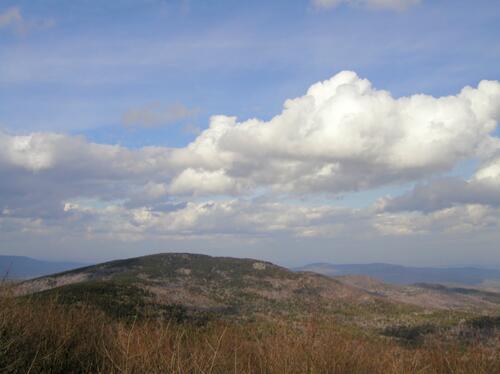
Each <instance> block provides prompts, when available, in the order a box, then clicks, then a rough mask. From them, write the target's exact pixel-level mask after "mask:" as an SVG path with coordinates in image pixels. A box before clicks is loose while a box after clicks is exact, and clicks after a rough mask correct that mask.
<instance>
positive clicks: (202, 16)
mask: <svg viewBox="0 0 500 374" xmlns="http://www.w3.org/2000/svg"><path fill="white" fill-rule="evenodd" d="M370 1H371V0H367V1H361V2H349V1H344V2H340V4H338V6H335V7H333V6H332V7H319V6H317V4H318V3H315V2H312V1H308V0H303V1H299V0H297V1H290V0H288V1H284V0H283V1H282V0H278V1H272V2H269V1H253V2H241V1H215V0H214V1H210V2H207V1H195V0H182V1H176V0H172V1H154V0H143V1H139V0H135V1H132V0H122V1H107V2H102V1H71V2H68V1H61V0H59V1H57V0H43V1H42V0H38V1H37V0H31V1H22V0H17V1H10V0H2V1H1V3H0V131H2V132H4V133H5V134H6V135H5V136H9V137H14V136H28V135H29V134H32V133H41V134H55V133H57V134H61V135H63V136H66V137H69V139H73V137H77V136H79V135H83V136H84V137H85V139H86V142H87V143H89V144H90V143H97V144H101V145H104V144H108V145H120V146H121V147H123V148H124V149H126V150H131V151H132V150H138V151H139V152H141V150H143V149H144V147H145V146H156V147H162V148H177V149H183V148H184V147H186V146H187V145H188V144H189V143H191V142H193V141H195V140H196V139H197V138H198V137H199V136H200V133H201V132H202V131H203V130H205V129H207V128H208V126H209V124H210V117H211V116H213V115H218V114H223V115H226V116H236V117H237V118H238V121H240V122H243V121H246V120H248V119H252V118H257V119H258V120H259V121H262V122H266V121H269V120H270V119H271V118H273V117H274V116H276V115H279V114H280V113H281V111H282V108H283V103H284V102H285V101H286V100H287V99H290V98H296V97H301V96H303V95H304V94H305V92H306V91H307V90H308V88H309V87H310V86H311V85H312V84H314V83H315V82H319V81H324V80H327V79H329V78H331V77H332V76H334V75H336V74H337V73H339V72H341V71H343V70H351V71H355V72H356V73H357V75H358V76H359V77H361V78H366V79H368V80H369V81H370V82H371V83H372V85H373V87H374V88H375V89H378V90H386V91H389V92H390V93H391V95H392V96H393V97H394V98H399V97H405V96H411V95H416V94H426V95H428V96H432V97H436V98H437V97H441V96H448V95H457V94H458V93H459V92H460V91H461V90H462V88H463V87H465V86H473V87H477V85H478V83H479V82H480V81H481V80H485V79H487V80H491V81H498V80H500V68H499V65H498V61H500V3H498V2H495V1H486V0H479V1H474V2H471V1H465V0H458V1H457V0H454V1H451V0H435V1H431V0H422V1H416V2H414V3H416V4H415V5H414V6H409V7H407V8H406V9H400V10H394V9H392V8H391V7H378V8H377V7H374V6H373V5H367V6H365V5H363V4H365V3H367V4H371V3H370ZM398 1H399V0H396V1H393V2H392V3H397V2H398ZM401 1H402V3H404V2H405V0H401ZM353 3H354V5H353ZM382 3H383V2H382ZM387 3H391V1H388V2H387ZM360 4H361V5H360ZM2 15H3V17H4V18H3V21H2ZM499 134H500V132H499V130H498V128H496V129H493V130H492V131H491V132H490V135H491V136H493V137H494V136H498V135H499ZM51 144H52V143H51ZM480 148H482V149H485V148H484V147H480ZM493 148H494V147H493ZM471 152H472V151H471ZM471 152H469V153H468V154H467V155H466V156H464V157H459V158H458V159H456V160H453V161H450V162H449V163H448V161H446V162H445V161H443V162H442V163H441V161H440V162H437V163H436V164H435V165H434V164H433V165H432V167H430V168H429V170H428V172H426V173H425V174H422V173H421V172H420V171H419V172H415V173H416V174H412V173H413V171H408V173H407V172H406V171H405V173H403V174H404V175H403V174H402V175H400V176H394V175H393V176H392V177H387V179H384V181H383V182H380V181H378V179H379V178H378V177H374V178H373V180H370V181H368V182H366V184H363V183H361V184H357V185H355V186H353V187H349V188H346V189H344V190H343V189H340V190H338V191H337V190H335V191H333V192H332V193H333V195H332V194H330V191H329V190H327V191H326V194H325V191H323V190H322V189H323V187H321V186H315V187H314V188H312V190H313V191H316V190H317V189H318V190H321V191H320V192H318V193H316V192H314V193H311V192H310V190H308V192H303V190H302V189H300V188H299V189H298V190H297V191H298V192H297V191H295V192H294V193H298V196H297V195H293V196H291V195H289V194H288V192H283V191H288V190H286V188H287V187H286V186H284V184H283V183H282V182H283V181H280V183H281V185H280V186H281V187H280V188H281V189H278V190H279V192H276V191H275V190H274V189H273V188H274V187H272V188H271V187H269V185H262V184H260V183H262V182H261V180H260V179H259V182H255V183H257V184H258V187H257V188H252V191H251V192H250V193H246V194H243V195H242V194H241V193H240V192H235V191H236V190H231V191H232V192H230V193H228V192H227V191H226V190H224V191H225V192H223V193H219V192H217V193H215V192H213V190H210V191H212V192H213V193H212V192H211V195H210V196H207V195H206V194H205V195H204V194H201V193H200V192H193V193H194V195H193V196H192V197H186V195H185V191H183V192H182V193H181V194H180V195H176V194H175V193H169V194H167V195H164V196H163V198H164V200H165V201H163V203H166V202H168V203H171V202H182V203H186V202H190V201H191V202H194V201H196V202H203V201H208V200H209V199H212V200H214V199H215V200H221V199H222V200H224V199H229V198H231V199H237V200H238V201H239V203H242V202H241V201H242V200H241V199H244V198H245V199H250V198H255V197H259V198H262V197H264V198H266V199H271V198H273V199H278V200H279V201H281V202H283V203H284V204H288V203H290V202H296V201H302V204H303V205H304V207H311V206H317V205H318V204H319V205H321V204H325V205H328V206H335V207H346V208H350V209H372V208H373V207H372V208H370V206H371V204H374V202H376V201H377V199H379V198H383V197H385V196H387V195H390V196H397V195H403V194H405V193H410V192H411V190H412V189H413V187H414V186H415V185H420V184H427V183H432V181H433V180H434V179H435V178H442V177H443V176H444V177H446V176H448V175H458V176H459V177H461V178H466V179H468V178H471V176H474V173H475V172H476V171H477V170H479V169H480V167H481V165H483V164H484V165H489V164H488V163H491V162H493V161H491V160H492V159H493V158H494V157H495V156H494V155H496V153H495V152H496V151H491V152H490V153H489V154H487V155H484V154H481V152H479V151H477V150H475V151H474V152H472V153H471ZM485 152H486V151H485ZM483 153H484V152H483ZM92 154H93V153H92ZM82 157H84V158H85V157H89V156H88V155H87V156H82ZM82 162H83V161H82ZM444 164H446V165H445V166H443V165H444ZM245 165H246V164H245ZM478 165H479V166H478ZM198 167H199V166H196V167H194V166H192V168H194V169H196V170H198V171H199V169H197V168H198ZM478 168H479V169H478ZM6 170H7V169H6ZM221 170H222V169H221ZM223 170H224V172H227V173H229V174H231V177H233V176H235V175H238V173H239V172H238V171H237V170H231V171H230V172H229V171H228V170H229V169H227V168H226V169H224V168H223ZM385 172H386V173H387V175H390V174H391V173H392V172H391V171H387V170H386V171H385ZM5 173H7V171H5ZM8 173H11V169H8ZM37 173H38V174H37ZM37 173H35V174H33V175H31V177H30V178H32V179H33V180H34V181H35V183H37V182H39V183H41V179H43V178H45V176H44V172H40V171H38V172H37ZM75 173H76V172H75ZM176 173H177V174H176V175H177V176H179V175H180V174H178V173H179V172H178V171H176ZM241 173H243V171H241ZM252 173H254V174H255V172H252ZM174 174H175V173H174ZM229 174H228V175H229ZM410 174H411V177H410ZM4 175H6V176H7V175H9V176H10V175H11V174H4ZM204 175H205V174H204ZM210 175H211V174H210ZM391 175H392V174H391ZM16 178H17V177H16ZM19 178H20V177H19ZM23 178H24V177H23ZM162 178H163V177H162ZM165 178H166V179H168V180H169V181H171V178H172V177H171V176H168V177H164V178H163V179H161V178H159V177H157V175H156V176H148V177H147V178H146V179H144V181H142V182H141V183H142V185H144V186H152V184H151V183H153V182H152V181H154V183H157V184H158V185H159V184H161V183H164V182H165V180H166V179H165ZM207 178H210V177H207ZM380 178H382V177H380ZM160 179H161V183H160ZM20 180H21V179H19V183H21V182H20ZM204 180H205V181H206V179H204ZM375 180H377V181H376V182H374V181H375ZM67 182H68V181H64V183H63V184H67ZM212 182H213V180H212V179H210V180H209V183H212ZM247 182H248V180H247V181H246V182H245V183H247ZM253 182H254V181H252V183H253ZM120 183H125V182H123V181H122V182H120ZM148 183H150V184H148ZM165 183H166V182H165ZM248 183H250V182H248ZM273 183H274V182H273ZM42 184H43V183H42ZM113 186H114V187H113V188H118V189H121V188H124V187H123V185H122V184H118V185H117V186H115V185H113ZM238 186H239V185H238ZM273 186H274V185H273ZM170 187H171V188H173V187H172V186H170ZM240 187H241V186H239V187H238V188H240ZM13 188H14V187H13ZM148 188H149V187H148ZM158 188H160V187H158ZM235 188H236V187H235ZM241 188H243V187H241ZM269 188H271V189H273V192H272V193H271V192H269ZM294 188H295V187H294ZM301 188H302V187H301ZM5 191H7V188H6V189H5ZM189 191H191V190H189ZM238 191H240V190H238ZM262 191H264V192H262ZM1 193H2V192H1V191H0V194H1ZM65 193H66V192H65ZM65 193H63V192H61V196H62V195H64V199H65V200H64V199H63V200H64V201H62V200H61V201H58V203H57V204H59V205H61V204H63V205H64V204H66V203H69V202H70V201H73V200H75V201H76V200H78V199H82V198H89V199H94V203H88V204H90V205H89V206H95V204H98V202H101V201H108V202H109V201H115V202H116V201H128V200H130V199H132V197H130V196H131V195H126V194H125V195H126V196H125V195H123V194H122V195H119V196H118V195H117V196H111V197H110V196H109V193H108V192H106V194H104V193H103V192H99V193H96V194H93V195H92V194H89V195H91V196H80V195H79V194H78V193H69V192H67V195H65ZM155 193H156V192H155ZM4 194H5V195H4V196H1V195H0V196H1V197H2V199H0V203H2V201H3V203H2V204H3V205H4V211H11V210H13V208H11V207H12V206H15V204H17V203H14V202H12V201H10V200H9V197H8V196H7V192H4ZM32 195H33V193H32V192H29V191H28V192H26V196H24V197H23V198H25V199H28V196H32ZM305 195H307V196H305ZM228 196H229V197H228ZM72 199H73V200H72ZM30 201H31V200H30ZM79 201H80V200H79ZM88 201H90V200H87V202H88ZM467 201H469V200H467ZM144 204H146V203H144ZM148 204H149V203H148ZM451 204H452V206H453V207H456V206H457V204H458V203H457V202H453V203H451ZM0 205H1V204H0ZM61 206H62V205H61ZM144 207H145V208H147V209H153V208H151V206H149V205H147V206H146V205H144ZM0 208H1V206H0ZM494 208H495V209H496V206H495V207H494ZM44 209H45V208H44ZM82 209H83V208H82ZM239 209H243V208H239ZM245 209H247V208H245ZM153 211H154V209H153ZM242 212H243V210H242ZM33 214H34V215H33V216H32V217H31V221H30V222H31V223H33V220H36V219H37V217H42V216H43V217H45V216H46V212H41V211H38V212H35V213H33ZM242 214H245V213H242ZM367 214H368V213H367ZM495 214H496V213H495ZM67 219H69V218H65V220H63V221H64V222H63V221H61V222H60V223H54V224H53V225H55V226H56V227H58V228H59V229H61V228H62V227H64V225H66V224H67V222H68V221H67ZM86 219H90V218H88V217H87V218H86ZM356 222H357V223H356V224H358V223H359V221H356ZM4 225H5V227H7V223H5V222H4ZM19 225H20V226H16V227H17V228H12V229H11V231H9V232H10V234H9V235H12V243H13V244H12V247H13V248H15V249H16V251H22V252H23V253H26V254H35V255H36V254H38V252H37V251H36V250H35V249H34V244H33V243H31V244H28V241H26V242H23V241H22V240H21V239H19V236H16V235H17V234H19V233H20V232H22V230H23V228H24V229H26V227H23V225H26V224H25V223H24V224H19ZM58 225H59V226H58ZM82 225H84V223H82ZM9 227H10V226H9ZM12 227H14V226H12ZM16 230H17V231H16ZM215 231H217V230H215ZM16 233H17V234H16ZM212 234H214V235H222V234H221V232H215V233H212ZM226 234H227V233H226V232H225V231H224V235H226ZM47 235H48V234H47ZM78 235H80V234H78ZM78 235H77V234H75V238H77V237H78V238H79V239H78V240H79V241H81V243H80V244H79V245H78V248H75V249H74V251H72V252H71V253H69V254H65V256H66V257H69V258H85V259H94V258H111V257H119V256H121V255H122V254H140V253H142V252H141V251H144V248H146V245H136V247H134V248H140V249H138V250H135V249H131V248H132V247H131V246H130V245H128V244H127V245H126V246H125V245H124V244H120V243H118V242H112V243H111V242H107V243H108V244H107V245H108V246H109V247H110V248H114V249H110V251H109V252H107V253H104V254H103V253H93V252H89V253H86V251H87V249H85V248H90V247H92V244H91V243H92V241H91V240H90V241H88V242H87V239H85V238H83V237H80V236H78ZM308 235H309V234H308ZM426 235H427V234H426ZM429 235H430V238H431V239H429V240H431V242H432V238H434V239H435V243H438V242H440V240H441V239H442V238H441V237H440V236H439V235H440V234H439V233H438V234H432V235H434V236H432V235H431V234H429ZM477 235H480V234H477ZM481 235H483V236H481V238H483V237H485V234H484V233H483V234H481ZM160 236H161V235H160ZM438 236H439V238H438ZM47 238H48V236H47ZM146 239H147V240H145V242H147V241H152V242H155V243H158V240H160V239H158V238H157V237H152V236H151V237H147V238H146ZM47 240H49V239H47ZM50 240H53V239H50ZM99 240H103V239H102V238H99ZM168 240H171V239H168ZM193 240H195V239H193ZM196 240H199V239H196ZM211 240H213V243H212V248H218V247H221V248H231V245H230V244H227V243H226V244H225V243H223V242H222V240H217V239H216V238H215V237H214V238H212V239H211ZM269 240H271V239H269ZM273 240H274V241H273V243H274V244H273V245H274V246H276V247H280V245H279V243H285V242H284V241H283V242H282V241H281V239H278V238H277V236H276V237H274V239H273ZM287 240H290V239H287ZM317 240H318V241H317V242H315V243H318V244H317V248H318V249H317V252H318V256H317V257H321V258H323V259H331V260H332V261H333V260H335V256H340V257H341V258H342V260H341V261H343V262H349V261H350V260H351V259H350V258H349V256H348V255H347V253H348V252H352V251H347V252H346V253H343V252H339V253H336V254H335V256H334V255H333V254H332V255H330V252H328V245H327V244H325V243H324V242H322V243H320V240H319V239H317ZM339 240H340V239H339ZM385 240H386V238H385V237H384V238H382V239H381V243H382V242H384V241H385ZM404 240H407V241H410V240H413V239H409V238H406V239H401V242H400V243H403V244H405V243H407V242H405V241H404ZM447 240H449V238H448V239H447ZM35 242H36V240H35ZM85 243H88V247H87V246H86V244H85ZM159 243H163V242H162V241H161V240H160V241H159ZM165 243H167V242H165ZM179 243H181V244H179ZM182 243H184V244H182ZM186 243H187V244H186ZM190 243H191V242H189V240H186V241H184V242H180V241H179V240H178V239H176V241H175V243H174V244H172V243H171V242H168V244H165V246H170V247H172V246H173V247H175V248H178V249H186V248H187V249H189V247H190V245H191V244H190ZM193 243H194V242H193ZM61 246H62V247H64V246H63V245H62V244H61V245H59V246H57V245H56V246H54V248H61ZM158 246H160V247H161V246H162V245H160V244H156V247H158ZM193 246H194V247H196V248H199V246H201V244H200V245H198V247H197V245H195V244H193ZM362 246H363V244H359V248H361V247H362ZM125 247H127V248H128V249H124V248H125ZM147 247H150V246H149V244H148V245H147ZM383 247H384V244H380V250H379V251H377V253H376V254H373V256H371V257H366V258H370V259H372V260H380V261H389V262H391V261H392V262H398V261H399V262H404V257H403V258H400V257H398V256H396V257H394V255H390V254H388V253H384V252H383V251H382V248H383ZM82 248H83V249H82ZM141 248H142V249H141ZM248 248H249V249H248V250H246V251H244V252H242V254H243V255H247V256H248V255H252V254H253V253H255V251H256V250H255V248H259V245H256V244H252V245H250V244H249V246H248ZM252 248H253V249H252ZM485 248H486V249H485V250H484V254H483V255H482V256H480V258H479V259H478V260H477V263H488V262H489V257H488V256H490V253H491V248H493V242H489V244H487V245H486V246H485ZM2 250H4V251H6V252H9V251H10V252H12V250H11V249H5V248H2ZM214 250H215V249H214ZM228 251H230V249H228ZM450 251H451V249H450ZM293 252H294V254H293V256H292V255H287V254H286V253H285V252H283V250H281V251H277V252H275V253H279V254H274V253H273V254H272V255H269V256H271V258H272V259H274V260H277V261H282V262H287V261H288V256H291V257H293V258H296V259H297V260H294V261H297V262H300V261H306V260H309V258H306V257H307V256H305V255H304V254H301V252H300V249H294V251H293ZM82 253H86V254H82ZM359 253H365V251H364V250H361V249H359ZM412 253H414V252H412ZM465 253H467V251H465ZM39 255H40V256H42V257H43V256H45V257H58V255H59V254H58V252H57V250H54V251H52V252H51V253H48V252H47V253H40V254H39ZM235 255H238V253H235ZM40 256H39V257H40ZM358 257H363V256H353V257H352V260H356V261H358V262H363V261H361V260H362V258H361V259H359V258H358ZM407 259H408V260H407V262H415V263H418V262H419V261H420V262H421V263H425V264H432V263H437V262H439V261H438V260H437V258H435V257H433V256H432V254H431V251H430V252H429V253H427V254H422V256H420V257H419V255H411V256H409V257H408V258H407ZM310 260H315V259H313V258H311V259H310ZM290 261H292V260H290ZM495 261H496V262H495V263H496V264H500V257H497V258H496V259H495ZM450 262H456V263H475V262H476V259H475V257H474V255H473V254H472V253H469V256H467V255H464V256H462V255H461V256H457V257H456V261H453V260H452V261H450Z"/></svg>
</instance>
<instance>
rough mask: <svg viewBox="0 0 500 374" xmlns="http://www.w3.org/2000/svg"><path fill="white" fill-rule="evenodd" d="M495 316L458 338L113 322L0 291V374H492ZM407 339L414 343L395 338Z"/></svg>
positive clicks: (90, 311) (281, 324)
mask: <svg viewBox="0 0 500 374" xmlns="http://www.w3.org/2000/svg"><path fill="white" fill-rule="evenodd" d="M498 322H499V321H498V320H497V319H491V318H490V319H486V320H476V321H475V322H474V323H475V324H476V325H477V326H473V325H472V324H471V329H469V330H468V331H469V332H470V334H472V335H470V336H466V338H467V339H465V340H461V339H459V338H458V337H457V336H453V337H452V339H446V338H445V337H444V336H440V335H436V334H434V335H433V334H430V335H426V334H427V333H429V332H433V330H432V329H431V328H429V327H428V326H424V327H422V329H421V330H422V331H420V330H419V328H418V327H416V330H415V329H413V330H412V329H410V330H405V329H404V328H403V329H401V330H398V329H393V330H386V331H384V332H383V334H381V335H376V334H371V333H368V332H365V331H363V330H359V329H355V328H352V327H349V326H346V325H342V324H339V323H337V322H335V321H334V320H331V319H327V318H321V319H318V320H317V319H314V318H310V317H308V318H305V319H304V320H303V321H298V320H287V321H278V322H277V321H271V320H260V321H258V322H245V323H237V322H228V321H226V322H221V321H217V320H212V321H207V322H206V323H205V324H203V325H200V324H193V323H190V322H184V323H179V322H178V321H177V322H173V321H172V320H165V319H154V320H153V319H141V318H137V319H133V320H130V319H127V320H120V319H116V318H112V317H111V316H110V315H109V314H105V313H104V312H103V311H100V310H98V309H95V308H94V307H91V306H86V305H82V304H79V305H78V306H75V305H68V304H64V303H63V304H61V303H59V302H58V301H57V300H56V299H46V300H40V299H36V298H33V299H26V298H13V297H10V296H8V295H6V294H4V295H3V296H2V297H1V298H0V372H2V373H20V372H22V373H28V372H29V373H174V372H175V373H417V372H419V373H498V372H500V355H499V350H498V348H499V347H500V344H499V342H498V336H497V334H496V331H497V330H496V329H497V328H498ZM484 328H487V330H484ZM478 329H479V330H478ZM481 329H482V330H481ZM464 331H465V330H464ZM474 331H476V333H474ZM478 331H479V332H480V333H477V332H478ZM481 331H482V332H481ZM484 331H488V334H489V335H488V336H486V337H483V336H482V335H481V334H483V333H484ZM462 335H463V334H462ZM465 335H466V334H465ZM465 335H464V336H465ZM408 336H409V337H410V340H411V339H416V338H419V339H422V340H421V341H420V344H414V345H408V344H402V342H401V339H403V340H404V339H406V340H408Z"/></svg>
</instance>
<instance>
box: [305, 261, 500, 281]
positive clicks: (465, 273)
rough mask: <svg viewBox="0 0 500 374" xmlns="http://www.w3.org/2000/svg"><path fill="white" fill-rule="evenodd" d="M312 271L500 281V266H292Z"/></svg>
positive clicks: (402, 278)
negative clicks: (487, 267)
mask: <svg viewBox="0 0 500 374" xmlns="http://www.w3.org/2000/svg"><path fill="white" fill-rule="evenodd" d="M295 270H297V271H312V272H315V273H319V274H323V275H328V276H341V275H366V276H369V277H373V278H377V279H380V280H382V281H384V282H387V283H392V284H402V285H410V284H414V283H440V284H456V285H467V286H481V285H482V284H486V283H487V282H490V286H491V287H493V284H494V283H496V281H500V270H495V269H480V268H473V267H463V268H431V267H407V266H401V265H390V264H352V265H334V264H329V263H316V264H310V265H306V266H302V267H300V268H297V269H295ZM491 281H493V283H491Z"/></svg>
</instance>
